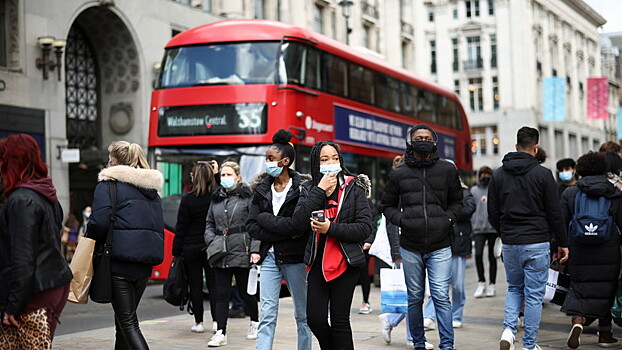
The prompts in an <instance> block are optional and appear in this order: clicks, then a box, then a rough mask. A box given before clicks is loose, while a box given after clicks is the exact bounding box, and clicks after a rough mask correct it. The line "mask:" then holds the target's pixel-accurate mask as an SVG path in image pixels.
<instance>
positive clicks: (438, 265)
mask: <svg viewBox="0 0 622 350" xmlns="http://www.w3.org/2000/svg"><path fill="white" fill-rule="evenodd" d="M400 253H401V255H402V265H403V268H404V276H405V277H406V288H407V289H408V321H409V327H410V333H411V334H412V336H413V343H414V344H415V347H421V348H423V347H425V341H426V338H425V332H424V330H423V310H422V309H423V298H424V294H425V276H426V271H427V274H428V280H429V284H430V297H431V298H432V299H433V300H434V309H435V310H436V318H437V325H438V334H439V337H440V339H441V343H440V344H439V348H440V349H441V350H448V349H453V346H454V329H453V327H452V325H451V303H450V302H449V281H450V280H451V248H450V247H447V248H442V249H439V250H435V251H433V252H431V253H428V254H421V253H416V252H411V251H409V250H406V249H404V248H400Z"/></svg>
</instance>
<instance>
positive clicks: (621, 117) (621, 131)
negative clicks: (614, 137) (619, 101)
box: [618, 107, 622, 140]
mask: <svg viewBox="0 0 622 350" xmlns="http://www.w3.org/2000/svg"><path fill="white" fill-rule="evenodd" d="M618 140H622V107H619V108H618Z"/></svg>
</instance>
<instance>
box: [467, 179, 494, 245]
mask: <svg viewBox="0 0 622 350" xmlns="http://www.w3.org/2000/svg"><path fill="white" fill-rule="evenodd" d="M477 178H478V179H479V172H478V174H477ZM471 194H472V195H473V199H475V212H474V213H473V216H471V226H472V227H473V234H474V235H477V234H488V233H495V234H496V233H497V231H496V230H495V228H494V227H492V225H491V224H490V222H489V221H488V185H484V184H483V183H481V182H480V181H479V180H478V181H477V185H475V186H473V187H471Z"/></svg>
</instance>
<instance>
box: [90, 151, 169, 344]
mask: <svg viewBox="0 0 622 350" xmlns="http://www.w3.org/2000/svg"><path fill="white" fill-rule="evenodd" d="M108 152H109V156H108V157H109V163H108V164H109V165H110V166H109V167H108V168H105V169H104V170H102V171H101V172H100V173H99V177H98V181H99V183H98V184H97V187H95V194H94V198H93V213H92V214H91V216H90V219H89V223H88V225H87V228H86V237H89V238H92V239H94V240H96V241H97V245H101V244H103V243H104V242H106V237H107V235H108V229H109V227H110V224H111V222H112V223H113V225H114V226H113V230H112V235H113V239H112V249H111V271H112V308H113V309H114V313H115V326H116V335H115V338H116V339H115V349H133V350H145V349H149V346H148V345H147V341H146V340H145V338H144V337H143V335H142V333H141V331H140V327H139V325H138V316H137V315H136V309H137V308H138V304H139V303H140V299H141V297H142V295H143V292H144V291H145V288H146V287H147V282H148V281H149V277H150V276H151V270H152V269H153V266H155V265H158V264H160V263H161V262H162V259H163V257H164V219H163V214H162V200H161V199H160V196H159V195H158V191H159V190H160V189H162V185H163V183H164V179H163V177H162V174H161V173H160V172H159V171H157V170H153V169H149V164H147V160H146V158H145V155H144V153H143V150H142V148H141V147H140V146H139V145H137V144H135V143H129V142H126V141H116V142H113V143H112V144H111V145H110V146H109V147H108ZM111 181H114V182H115V184H116V191H115V192H116V203H111V198H110V185H109V183H110V182H111ZM113 205H115V206H116V215H115V220H114V221H113V220H111V219H112V217H111V216H112V206H113Z"/></svg>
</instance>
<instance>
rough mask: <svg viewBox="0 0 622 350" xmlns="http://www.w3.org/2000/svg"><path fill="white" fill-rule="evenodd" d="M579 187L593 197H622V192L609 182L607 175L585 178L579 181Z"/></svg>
mask: <svg viewBox="0 0 622 350" xmlns="http://www.w3.org/2000/svg"><path fill="white" fill-rule="evenodd" d="M577 187H578V188H579V190H581V192H584V193H585V194H587V195H588V196H591V197H605V198H614V197H622V192H620V191H618V190H617V189H616V188H615V186H614V185H613V184H612V183H611V182H609V180H608V179H607V176H606V175H595V176H585V177H582V178H581V179H579V181H578V182H577Z"/></svg>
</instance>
